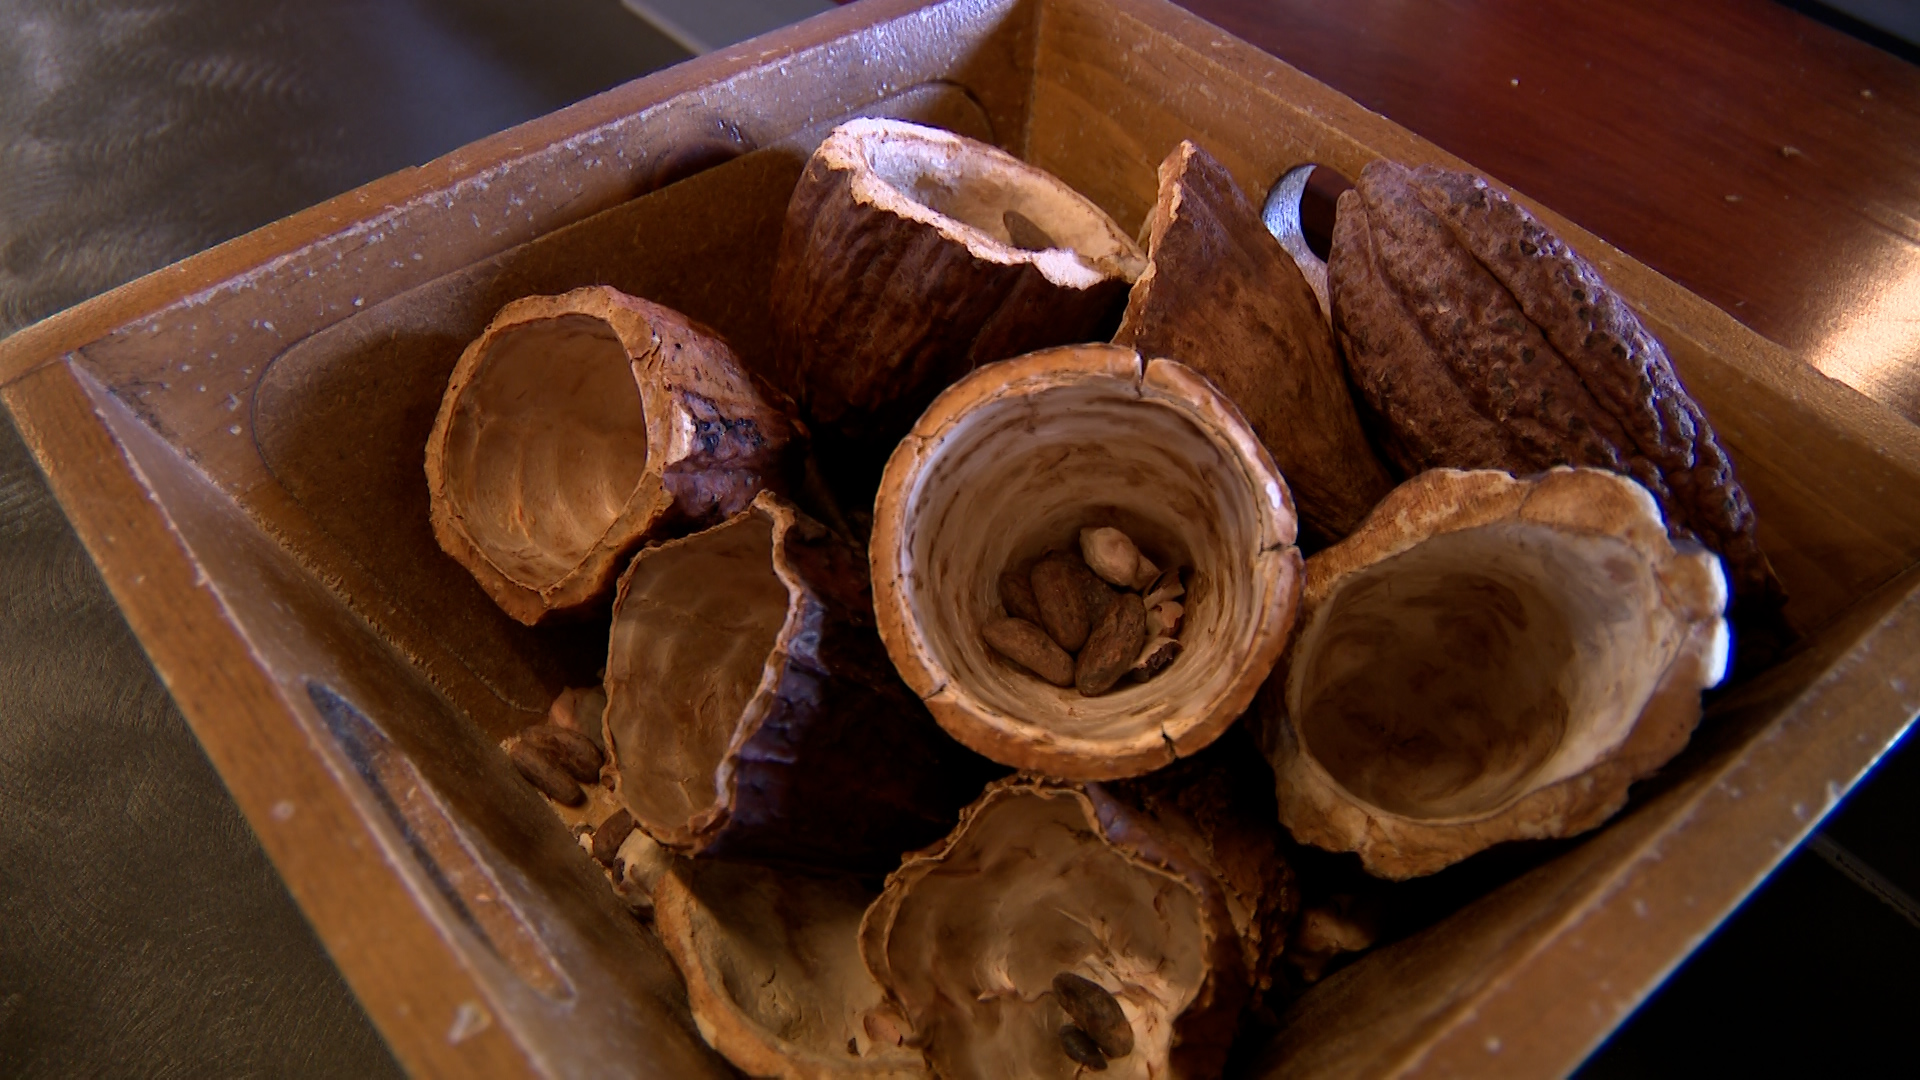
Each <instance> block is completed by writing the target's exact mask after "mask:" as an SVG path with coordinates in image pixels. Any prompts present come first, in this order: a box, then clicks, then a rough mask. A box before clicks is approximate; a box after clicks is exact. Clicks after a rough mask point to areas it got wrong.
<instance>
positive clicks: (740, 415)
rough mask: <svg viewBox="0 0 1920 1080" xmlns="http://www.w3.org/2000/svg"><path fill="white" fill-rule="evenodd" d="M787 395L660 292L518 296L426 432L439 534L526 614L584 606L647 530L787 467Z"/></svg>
mask: <svg viewBox="0 0 1920 1080" xmlns="http://www.w3.org/2000/svg"><path fill="white" fill-rule="evenodd" d="M790 408H791V403H790V402H785V401H784V400H782V398H781V396H780V395H779V394H778V392H777V391H774V390H773V389H772V388H770V387H767V386H765V385H764V384H761V383H758V382H756V381H755V380H754V379H753V377H752V376H750V375H749V374H747V372H746V371H745V369H744V368H742V366H741V364H740V362H739V359H738V358H737V357H735V356H734V354H733V352H732V350H731V349H729V348H728V347H727V345H726V343H725V342H723V341H722V340H720V338H719V337H717V336H716V335H715V334H714V333H713V332H712V331H710V330H708V329H706V328H705V327H702V326H700V325H699V324H697V323H694V322H693V321H691V320H689V319H687V318H686V317H685V316H682V315H680V314H679V313H677V312H674V311H672V310H670V309H668V308H664V307H661V306H660V305H658V304H653V303H650V302H648V301H645V300H640V299H637V298H635V297H631V296H627V295H625V294H623V293H620V292H618V291H616V290H614V289H610V288H605V287H593V288H585V289H576V290H574V291H573V292H570V293H567V294H566V295H564V296H535V297H528V298H526V299H523V300H516V301H514V302H513V303H511V304H508V305H507V306H506V307H504V308H502V309H501V310H500V313H499V314H498V315H496V316H494V318H493V321H492V322H491V323H489V324H488V325H487V329H486V331H485V332H484V333H482V334H481V335H480V337H479V338H478V339H477V340H475V341H474V342H473V343H472V344H471V345H469V346H467V349H466V351H465V352H464V353H462V354H461V357H460V361H459V363H458V364H456V365H455V367H454V369H453V376H452V378H451V379H450V380H449V382H448V384H447V392H446V396H445V398H444V399H443V400H442V402H441V405H440V413H439V416H438V418H437V419H436V420H435V421H434V426H433V433H432V435H431V436H429V438H428V441H427V457H426V471H427V487H428V491H429V494H430V496H431V499H432V521H433V533H434V537H435V539H437V540H438V541H439V543H440V546H441V547H442V548H443V549H444V550H445V551H446V552H447V553H448V554H449V555H451V556H453V557H454V558H455V559H457V560H459V562H460V564H461V565H462V566H464V567H466V568H467V570H468V571H469V572H470V573H472V574H473V576H474V579H475V580H477V581H478V582H479V583H480V585H481V587H483V588H484V589H486V591H487V594H488V595H489V596H491V597H493V599H494V601H495V602H496V603H498V604H499V605H500V607H501V608H502V609H504V610H505V611H506V612H507V613H508V614H509V615H511V616H513V617H514V618H515V619H518V620H519V621H521V622H523V623H527V624H529V625H531V624H533V623H537V622H540V621H542V620H544V619H547V618H549V617H551V616H554V615H557V614H566V613H573V612H579V611H582V610H585V609H587V608H590V607H591V606H593V605H595V604H596V603H599V602H602V601H604V600H605V599H606V596H607V594H608V593H609V592H610V591H611V589H612V586H613V581H614V577H615V576H616V575H617V574H618V573H619V571H620V568H621V567H622V566H624V565H625V561H626V557H627V556H628V555H629V554H631V553H632V552H633V550H634V549H636V548H638V547H639V546H640V545H641V544H642V543H643V542H646V541H648V540H651V539H657V538H659V537H660V536H662V535H668V534H670V533H672V532H674V531H685V530H686V529H689V528H697V527H701V526H704V525H707V524H711V523H713V522H715V521H718V520H720V519H721V518H724V517H726V516H727V515H729V514H734V513H738V512H739V511H741V510H742V509H744V508H745V507H746V505H747V504H748V503H749V502H751V501H752V499H753V497H754V495H755V493H757V492H758V491H760V490H761V489H762V488H765V487H767V486H769V485H777V484H779V483H782V482H784V478H785V473H786V471H787V470H788V469H789V467H790V463H791V462H792V461H794V460H796V459H797V453H790V451H797V450H798V447H797V446H795V445H794V444H795V438H796V435H797V434H798V433H799V432H800V429H798V428H797V427H796V426H795V424H794V423H793V422H792V421H791V420H790V419H789V416H788V410H789V409H790Z"/></svg>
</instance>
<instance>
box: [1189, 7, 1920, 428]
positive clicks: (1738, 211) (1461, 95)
mask: <svg viewBox="0 0 1920 1080" xmlns="http://www.w3.org/2000/svg"><path fill="white" fill-rule="evenodd" d="M1179 2H1180V3H1182V4H1183V5H1184V6H1185V7H1187V8H1188V9H1189V10H1191V11H1193V12H1194V13H1196V14H1198V15H1200V16H1202V17H1204V18H1206V19H1207V20H1209V21H1211V22H1213V23H1215V24H1217V25H1219V26H1220V27H1222V28H1224V29H1226V30H1228V31H1230V32H1232V33H1234V34H1236V35H1238V36H1240V37H1242V38H1245V39H1246V40H1248V41H1250V42H1252V43H1254V44H1256V45H1258V46H1260V47H1261V48H1264V49H1266V50H1267V51H1269V52H1271V53H1273V54H1274V55H1275V56H1278V57H1280V58H1281V59H1283V60H1285V61H1287V62H1288V63H1290V64H1292V65H1294V66H1295V67H1297V68H1299V69H1301V70H1302V71H1305V72H1306V73H1308V74H1310V75H1312V76H1314V77H1315V78H1317V79H1319V80H1321V81H1322V82H1325V83H1327V84H1328V85H1330V86H1332V87H1334V88H1336V89H1338V90H1340V91H1341V92H1343V93H1345V94H1347V95H1348V96H1350V97H1352V98H1354V99H1355V100H1356V101H1358V102H1359V103H1360V104H1362V105H1364V106H1366V107H1367V108H1369V109H1372V110H1375V111H1377V112H1380V113H1383V114H1385V115H1386V116H1388V117H1390V118H1392V119H1393V120H1394V121H1396V122H1398V123H1399V124H1401V125H1403V126H1405V127H1407V128H1409V129H1411V130H1413V131H1415V132H1418V133H1419V134H1420V135H1422V136H1424V137H1426V138H1428V139H1430V140H1432V141H1433V142H1435V143H1437V144H1439V145H1440V146H1441V147H1443V148H1445V149H1446V150H1448V151H1450V152H1451V153H1454V154H1457V155H1458V156H1460V157H1461V158H1464V159H1465V160H1467V161H1470V162H1472V163H1474V164H1475V165H1476V166H1478V167H1479V168H1480V169H1482V170H1484V171H1486V172H1487V173H1488V174H1489V175H1491V176H1493V177H1495V178H1497V179H1499V180H1501V181H1503V182H1505V183H1507V184H1509V185H1511V186H1513V187H1514V188H1516V189H1518V190H1520V191H1522V192H1525V193H1526V194H1527V195H1529V196H1531V197H1533V198H1535V199H1537V200H1539V201H1540V202H1541V203H1544V204H1545V205H1547V206H1550V207H1552V208H1553V209H1555V210H1557V211H1559V212H1560V213H1562V214H1565V215H1566V216H1567V217H1569V218H1571V219H1573V220H1574V221H1577V222H1579V223H1580V224H1581V225H1583V226H1585V227H1586V228H1587V229H1590V230H1592V231H1593V232H1595V233H1597V234H1599V235H1600V236H1602V237H1604V238H1605V239H1607V240H1608V241H1610V242H1612V243H1613V244H1615V245H1617V246H1618V247H1620V248H1621V249H1622V250H1624V251H1626V252H1627V253H1629V254H1631V255H1633V256H1634V257H1635V258H1638V259H1640V260H1641V261H1642V262H1645V263H1646V264H1648V265H1649V266H1652V267H1653V268H1654V269H1656V270H1658V271H1660V272H1661V273H1663V274H1665V275H1667V276H1668V277H1670V278H1672V279H1673V280H1675V281H1677V282H1679V283H1680V284H1681V285H1684V286H1686V287H1687V288H1688V289H1691V290H1693V291H1694V292H1695V293H1697V294H1699V295H1700V296H1701V297H1703V298H1705V299H1706V300H1708V301H1710V302H1712V303H1714V304H1716V305H1718V306H1719V307H1721V308H1722V309H1724V310H1726V311H1727V312H1728V313H1730V314H1732V315H1733V316H1734V317H1735V318H1737V319H1739V320H1740V321H1741V322H1743V323H1745V324H1746V325H1747V326H1748V327H1750V328H1752V329H1753V330H1755V331H1757V332H1759V333H1760V334H1761V335H1763V336H1765V337H1767V338H1769V339H1770V340H1772V341H1774V342H1776V343H1778V344H1780V345H1782V346H1785V347H1786V348H1788V349H1790V350H1792V351H1793V352H1794V353H1795V354H1796V355H1798V356H1800V357H1802V358H1804V359H1805V360H1806V361H1807V362H1808V363H1810V364H1812V365H1814V366H1815V367H1816V368H1818V369H1819V370H1821V371H1823V372H1825V373H1826V374H1828V375H1830V376H1832V377H1833V378H1836V379H1839V380H1841V381H1842V382H1845V383H1847V384H1849V385H1851V386H1853V387H1854V388H1855V389H1858V390H1860V391H1861V392H1863V393H1865V394H1867V395H1868V396H1870V397H1873V398H1876V399H1878V400H1879V401H1881V402H1883V403H1885V404H1887V405H1889V406H1891V407H1893V408H1894V409H1896V410H1898V411H1900V412H1902V413H1904V414H1905V415H1906V416H1907V418H1908V419H1911V420H1916V421H1920V67H1916V66H1915V65H1913V64H1910V63H1908V62H1906V61H1905V60H1902V59H1901V58H1899V57H1897V56H1894V55H1891V54H1890V53H1887V52H1883V51H1881V50H1879V49H1876V48H1874V47H1873V46H1871V45H1868V44H1866V43H1864V42H1861V41H1859V40H1856V39H1854V38H1851V37H1849V36H1847V35H1845V34H1843V33H1841V32H1839V31H1838V30H1835V29H1832V28H1830V27H1827V26H1823V25H1821V24H1820V23H1817V22H1815V21H1813V20H1812V19H1809V18H1807V17H1806V16H1804V15H1801V14H1799V13H1798V12H1795V11H1793V10H1791V9H1789V8H1787V7H1784V6H1782V5H1780V4H1778V3H1774V2H1771V0H1687V2H1685V3H1675V2H1673V0H1616V2H1613V3H1607V4H1593V3H1588V2H1586V0H1425V2H1422V3H1417V4H1409V3H1403V2H1401V0H1345V2H1343V3H1339V4H1328V3H1324V2H1321V0H1179Z"/></svg>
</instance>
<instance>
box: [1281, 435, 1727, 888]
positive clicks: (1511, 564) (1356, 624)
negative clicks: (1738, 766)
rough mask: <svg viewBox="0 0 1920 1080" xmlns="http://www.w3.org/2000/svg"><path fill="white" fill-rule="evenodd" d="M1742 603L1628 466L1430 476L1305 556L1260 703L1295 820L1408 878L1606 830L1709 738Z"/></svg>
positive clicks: (1369, 865)
mask: <svg viewBox="0 0 1920 1080" xmlns="http://www.w3.org/2000/svg"><path fill="white" fill-rule="evenodd" d="M1726 603H1727V588H1726V578H1725V576H1724V575H1723V573H1722V571H1721V568H1720V560H1719V559H1718V558H1717V557H1715V556H1714V555H1713V554H1712V553H1711V552H1709V551H1707V550H1705V549H1704V548H1702V547H1701V546H1700V545H1698V544H1696V543H1692V542H1689V541H1674V540H1672V539H1670V538H1669V537H1668V535H1667V526H1666V523H1665V522H1664V521H1663V520H1662V519H1661V516H1660V509H1659V506H1658V504H1656V503H1655V502H1654V500H1653V497H1652V496H1651V495H1650V494H1648V492H1647V490H1646V489H1645V488H1644V487H1641V486H1640V485H1639V484H1637V483H1635V482H1634V481H1632V480H1630V479H1628V478H1626V477H1623V476H1621V475H1619V474H1617V473H1612V472H1607V471H1604V470H1600V469H1565V468H1561V469H1553V470H1550V471H1548V472H1547V473H1544V474H1542V475H1540V476H1537V477H1531V478H1527V479H1515V478H1514V477H1512V476H1510V475H1508V474H1507V473H1504V472H1499V471H1494V470H1483V471H1475V472H1464V471H1458V470H1453V469H1435V470H1432V471H1430V472H1425V473H1421V474H1420V475H1419V476H1416V477H1414V478H1413V479H1412V480H1409V481H1407V482H1406V483H1405V484H1402V485H1400V486H1399V487H1398V488H1395V489H1394V491H1393V493H1392V494H1391V495H1389V496H1387V498H1386V500H1385V501H1384V502H1382V503H1381V504H1380V506H1379V508H1378V509H1376V510H1375V511H1374V513H1373V515H1372V516H1371V517H1369V518H1368V519H1367V520H1366V522H1364V523H1363V524H1362V525H1361V527H1360V528H1359V529H1358V530H1356V531H1355V532H1354V533H1353V535H1352V536H1349V537H1348V538H1347V539H1345V540H1343V541H1341V542H1340V543H1339V544H1336V545H1335V546H1333V547H1331V548H1328V549H1327V550H1325V551H1322V552H1320V553H1319V554H1317V555H1315V556H1313V557H1312V558H1311V559H1308V560H1307V572H1306V586H1305V589H1304V592H1303V596H1302V599H1301V605H1300V627H1299V632H1298V634H1297V635H1296V637H1295V639H1294V643H1293V646H1292V647H1291V649H1290V650H1289V651H1288V653H1287V655H1286V656H1285V657H1284V658H1283V659H1282V660H1281V662H1280V664H1279V666H1277V667H1276V668H1275V669H1274V673H1273V676H1272V678H1270V679H1268V680H1267V684H1266V686H1265V687H1263V688H1262V690H1261V693H1260V700H1259V702H1258V705H1257V706H1256V708H1257V712H1258V715H1259V718H1260V723H1261V727H1262V731H1261V734H1262V742H1263V744H1264V745H1265V746H1266V748H1267V751H1268V753H1269V755H1270V758H1271V760H1272V762H1273V769H1274V773H1275V775H1276V781H1277V789H1276V790H1277V795H1278V799H1279V808H1280V820H1281V821H1282V822H1284V823H1285V824H1286V826H1287V828H1288V829H1289V830H1290V831H1291V832H1292V833H1293V836H1294V838H1295V839H1297V840H1299V841H1300V842H1301V843H1304V844H1312V845H1314V846H1316V847H1320V848H1324V849H1326V850H1328V851H1351V852H1355V853H1357V854H1358V855H1359V857H1360V861H1361V863H1362V865H1363V866H1365V868H1366V869H1367V871H1368V872H1369V873H1371V874H1373V875H1375V876H1377V877H1384V878H1391V879H1395V880H1403V879H1406V878H1411V877H1418V876H1421V875H1425V874H1431V873H1434V872H1435V871H1437V870H1440V869H1443V868H1445V867H1447V866H1450V865H1452V864H1453V863H1456V862H1458V861H1460V860H1461V859H1464V858H1466V857H1468V856H1470V855H1473V854H1475V853H1476V852H1479V851H1482V850H1485V849H1486V848H1488V847H1490V846H1492V845H1494V844H1497V843H1502V842H1504V841H1508V840H1523V839H1545V838H1552V837H1562V836H1572V835H1575V834H1578V833H1581V832H1584V831H1586V830H1588V829H1592V828H1596V827H1598V826H1599V825H1600V824H1601V823H1602V822H1604V821H1606V820H1607V818H1609V817H1611V816H1612V815H1613V814H1614V813H1615V812H1617V811H1618V810H1619V809H1620V808H1621V807H1622V806H1623V805H1625V804H1626V801H1627V791H1628V788H1629V787H1630V786H1631V785H1632V784H1634V783H1636V782H1638V781H1640V780H1643V779H1645V778H1646V777H1648V776H1650V775H1652V774H1653V773H1654V772H1655V771H1657V770H1658V769H1659V768H1660V767H1661V766H1662V765H1665V764H1666V763H1667V762H1668V761H1669V760H1671V759H1672V757H1673V756H1674V755H1675V754H1677V753H1679V752H1680V751H1681V749H1682V748H1684V747H1685V746H1686V744H1687V740H1688V739H1689V738H1690V737H1691V736H1692V734H1693V729H1694V727H1695V725H1696V724H1698V723H1699V720H1700V694H1701V692H1702V691H1703V690H1705V689H1707V688H1709V687H1712V686H1714V685H1716V684H1718V683H1719V682H1720V680H1721V679H1722V678H1723V677H1724V675H1725V673H1726V669H1727V659H1728V657H1727V653H1728V648H1729V644H1728V641H1729V638H1728V631H1727V624H1726V620H1725V618H1724V614H1725V610H1726Z"/></svg>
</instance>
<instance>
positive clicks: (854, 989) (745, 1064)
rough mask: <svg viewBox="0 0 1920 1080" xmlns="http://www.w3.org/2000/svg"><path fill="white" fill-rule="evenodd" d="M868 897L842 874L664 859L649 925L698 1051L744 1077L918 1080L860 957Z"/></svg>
mask: <svg viewBox="0 0 1920 1080" xmlns="http://www.w3.org/2000/svg"><path fill="white" fill-rule="evenodd" d="M876 895H877V892H876V890H875V889H874V888H873V887H872V886H870V885H865V884H862V883H861V882H860V881H859V880H858V879H857V878H852V877H843V876H818V875H810V874H801V873H795V872H792V871H783V870H776V869H773V868H771V867H765V866H753V865H750V864H746V863H735V862H727V861H721V860H713V859H677V860H675V861H674V864H673V866H672V868H671V869H670V870H668V871H667V873H665V874H664V875H662V876H661V877H660V879H659V880H658V881H656V882H655V883H654V886H653V917H654V928H655V929H656V930H658V931H659V934H660V942H661V944H663V945H665V946H666V947H667V952H668V954H670V955H671V956H672V957H673V961H674V963H675V964H677V965H679V967H680V972H681V974H682V975H684V976H685V977H686V981H687V1000H688V1004H689V1005H690V1006H691V1007H692V1009H693V1018H694V1022H695V1024H696V1025H697V1026H698V1027H699V1029H700V1034H701V1035H702V1036H703V1037H704V1038H705V1039H706V1040H707V1043H708V1044H709V1045H711V1046H712V1047H713V1048H714V1049H715V1050H718V1051H719V1052H720V1053H721V1055H722V1056H724V1057H725V1058H726V1059H727V1060H728V1061H731V1062H733V1064H734V1065H735V1066H736V1067H738V1068H739V1069H740V1070H741V1071H742V1072H744V1073H746V1074H747V1075H749V1076H769V1077H780V1078H782V1080H825V1078H830V1077H832V1078H839V1077H845V1078H849V1080H855V1078H870V1080H906V1078H910V1077H911V1078H918V1077H925V1076H927V1075H928V1073H927V1069H926V1065H925V1064H924V1062H923V1059H922V1058H921V1055H920V1053H919V1051H917V1050H914V1049H911V1048H908V1047H906V1046H903V1045H901V1042H900V1037H901V1032H900V1030H899V1029H900V1027H901V1025H900V1024H898V1023H897V1022H896V1021H894V1020H893V1019H892V1016H893V1012H892V1009H891V1007H890V1006H888V1005H886V1003H885V1002H884V1000H883V998H882V995H881V991H880V986H879V984H878V983H876V982H874V981H873V976H872V975H871V974H869V973H868V971H867V968H866V965H865V964H863V963H862V962H861V959H860V940H859V939H860V918H861V916H862V915H863V914H864V913H865V912H866V910H867V907H868V905H869V904H871V903H872V902H873V900H874V898H875V896H876Z"/></svg>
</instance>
